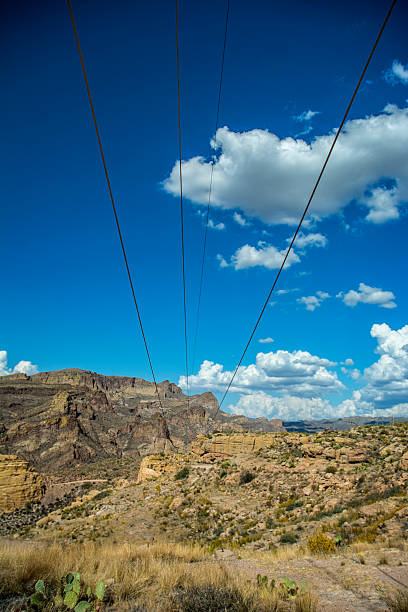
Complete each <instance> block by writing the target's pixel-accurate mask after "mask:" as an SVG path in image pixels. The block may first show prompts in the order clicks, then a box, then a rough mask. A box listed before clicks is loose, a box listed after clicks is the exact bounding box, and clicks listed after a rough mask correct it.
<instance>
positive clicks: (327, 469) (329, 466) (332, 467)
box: [326, 465, 337, 474]
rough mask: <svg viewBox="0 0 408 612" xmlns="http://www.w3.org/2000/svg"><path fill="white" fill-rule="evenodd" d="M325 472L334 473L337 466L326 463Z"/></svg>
mask: <svg viewBox="0 0 408 612" xmlns="http://www.w3.org/2000/svg"><path fill="white" fill-rule="evenodd" d="M326 472H327V473H328V474H335V473H336V472H337V468H336V466H335V465H328V466H327V468H326Z"/></svg>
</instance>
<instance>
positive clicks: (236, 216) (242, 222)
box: [232, 212, 249, 227]
mask: <svg viewBox="0 0 408 612" xmlns="http://www.w3.org/2000/svg"><path fill="white" fill-rule="evenodd" d="M232 218H233V219H234V221H235V222H236V223H238V225H242V227H244V226H245V225H249V223H248V221H247V220H246V219H245V217H243V216H242V215H240V214H239V213H237V212H234V214H233V215H232Z"/></svg>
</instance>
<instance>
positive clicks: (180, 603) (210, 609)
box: [172, 584, 248, 612]
mask: <svg viewBox="0 0 408 612" xmlns="http://www.w3.org/2000/svg"><path fill="white" fill-rule="evenodd" d="M172 603H173V610H174V612H216V611H217V610H223V612H224V611H225V612H226V611H227V610H228V611H231V612H246V611H247V610H248V607H247V604H246V602H245V600H244V598H243V596H242V594H241V593H240V592H239V590H238V589H236V588H234V587H232V586H231V587H225V586H217V585H214V584H206V585H195V586H190V587H180V588H178V589H177V590H176V591H175V592H174V594H173V597H172Z"/></svg>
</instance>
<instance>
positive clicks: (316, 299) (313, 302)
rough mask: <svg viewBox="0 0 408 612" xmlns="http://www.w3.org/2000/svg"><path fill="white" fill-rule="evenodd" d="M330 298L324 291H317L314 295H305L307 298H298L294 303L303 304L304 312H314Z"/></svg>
mask: <svg viewBox="0 0 408 612" xmlns="http://www.w3.org/2000/svg"><path fill="white" fill-rule="evenodd" d="M329 297H330V294H329V293H326V292H325V291H317V292H316V295H307V296H303V297H300V298H298V299H297V300H296V301H297V302H299V304H304V306H306V310H311V311H313V310H316V308H318V307H319V306H321V305H322V302H323V301H324V300H327V298H329Z"/></svg>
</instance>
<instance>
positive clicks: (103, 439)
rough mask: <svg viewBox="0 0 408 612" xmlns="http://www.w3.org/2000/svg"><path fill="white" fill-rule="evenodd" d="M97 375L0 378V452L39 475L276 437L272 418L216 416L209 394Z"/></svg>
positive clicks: (73, 373)
mask: <svg viewBox="0 0 408 612" xmlns="http://www.w3.org/2000/svg"><path fill="white" fill-rule="evenodd" d="M158 388H159V393H160V398H161V402H162V405H163V410H162V409H161V406H160V403H159V401H158V398H157V395H156V391H155V386H154V384H153V383H151V382H148V381H146V380H143V379H142V378H134V377H125V376H103V375H101V374H97V373H95V372H90V371H85V370H80V369H67V370H59V371H55V372H42V373H40V374H35V375H33V376H27V375H26V374H12V375H10V376H2V377H0V452H1V453H4V454H16V455H18V456H19V457H21V458H23V459H25V460H27V461H29V462H30V464H32V465H33V466H34V467H36V468H37V469H39V470H40V471H45V472H50V471H51V472H52V471H53V470H55V468H58V467H61V466H69V465H72V464H77V463H81V462H89V461H95V460H99V459H106V458H109V457H124V456H133V457H135V456H144V455H146V454H151V453H157V452H166V453H168V452H175V451H177V450H179V451H180V450H185V449H186V448H187V446H188V444H189V443H190V442H192V441H193V440H194V439H195V438H196V436H197V435H199V434H208V433H210V432H214V431H219V430H221V431H222V430H231V429H233V430H234V431H283V427H282V422H281V421H280V420H278V419H276V420H271V421H268V420H267V419H255V420H251V419H248V418H246V417H244V416H237V415H228V414H226V413H224V412H222V411H219V410H218V402H217V399H216V398H215V396H214V395H213V394H212V393H203V394H200V395H193V396H191V397H190V398H189V400H188V399H187V397H186V396H185V395H184V394H183V392H182V390H181V389H180V387H178V386H177V385H175V384H174V383H171V382H169V381H168V380H166V381H163V382H161V383H159V385H158Z"/></svg>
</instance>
